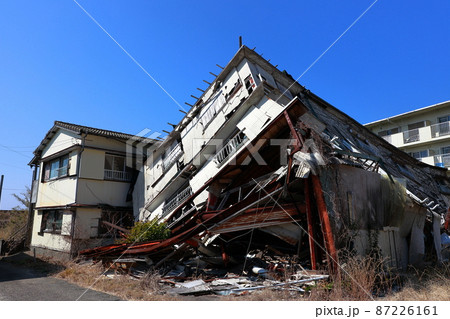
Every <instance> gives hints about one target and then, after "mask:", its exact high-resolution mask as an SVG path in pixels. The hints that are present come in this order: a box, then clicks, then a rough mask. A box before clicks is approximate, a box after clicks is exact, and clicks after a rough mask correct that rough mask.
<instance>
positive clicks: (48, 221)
mask: <svg viewBox="0 0 450 319" xmlns="http://www.w3.org/2000/svg"><path fill="white" fill-rule="evenodd" d="M62 218H63V212H62V211H60V210H47V211H44V212H43V214H42V221H41V233H43V232H44V233H52V234H61V228H62Z"/></svg>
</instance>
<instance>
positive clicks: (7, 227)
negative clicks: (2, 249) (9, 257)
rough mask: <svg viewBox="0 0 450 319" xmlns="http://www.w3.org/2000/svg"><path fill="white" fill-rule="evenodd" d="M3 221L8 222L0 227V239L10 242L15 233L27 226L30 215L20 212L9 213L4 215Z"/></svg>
mask: <svg viewBox="0 0 450 319" xmlns="http://www.w3.org/2000/svg"><path fill="white" fill-rule="evenodd" d="M0 217H1V219H2V220H7V222H4V223H2V224H1V226H0V239H3V240H8V239H10V237H11V236H12V235H14V233H16V232H17V231H18V230H20V229H21V228H23V227H24V226H25V225H26V224H27V218H28V213H27V212H26V211H22V210H18V211H11V212H9V213H7V215H6V213H2V216H0Z"/></svg>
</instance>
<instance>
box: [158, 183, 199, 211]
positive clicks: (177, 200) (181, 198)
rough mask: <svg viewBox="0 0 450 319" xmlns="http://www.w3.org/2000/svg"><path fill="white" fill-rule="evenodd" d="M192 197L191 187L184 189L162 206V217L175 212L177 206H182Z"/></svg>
mask: <svg viewBox="0 0 450 319" xmlns="http://www.w3.org/2000/svg"><path fill="white" fill-rule="evenodd" d="M191 195H192V188H191V186H188V187H186V188H185V189H183V190H182V191H181V192H179V193H178V194H177V195H176V196H175V197H174V198H172V199H171V200H169V201H168V202H167V203H165V204H164V206H163V209H162V210H163V216H166V215H167V214H169V213H171V212H172V211H174V210H175V208H177V207H178V206H180V205H181V204H183V203H184V202H185V201H186V199H188V198H189V197H190V196H191Z"/></svg>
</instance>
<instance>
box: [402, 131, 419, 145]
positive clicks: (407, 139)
mask: <svg viewBox="0 0 450 319" xmlns="http://www.w3.org/2000/svg"><path fill="white" fill-rule="evenodd" d="M418 141H420V134H419V129H417V128H416V129H414V130H409V131H405V132H403V143H405V144H407V143H412V142H418Z"/></svg>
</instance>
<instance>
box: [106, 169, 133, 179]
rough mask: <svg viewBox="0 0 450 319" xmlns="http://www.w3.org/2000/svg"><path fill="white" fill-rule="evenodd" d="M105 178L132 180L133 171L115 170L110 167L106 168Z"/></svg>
mask: <svg viewBox="0 0 450 319" xmlns="http://www.w3.org/2000/svg"><path fill="white" fill-rule="evenodd" d="M105 179H107V180H112V181H125V182H129V181H131V173H130V172H124V171H113V170H110V169H105Z"/></svg>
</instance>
